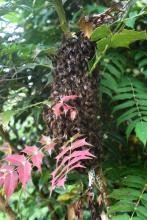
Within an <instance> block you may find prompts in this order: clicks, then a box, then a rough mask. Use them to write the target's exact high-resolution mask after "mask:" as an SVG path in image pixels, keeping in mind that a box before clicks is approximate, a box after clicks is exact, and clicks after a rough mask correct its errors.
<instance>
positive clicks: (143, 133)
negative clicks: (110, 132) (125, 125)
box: [135, 122, 147, 146]
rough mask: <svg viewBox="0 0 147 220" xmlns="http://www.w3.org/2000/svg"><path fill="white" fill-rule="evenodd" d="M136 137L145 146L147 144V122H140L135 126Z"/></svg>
mask: <svg viewBox="0 0 147 220" xmlns="http://www.w3.org/2000/svg"><path fill="white" fill-rule="evenodd" d="M135 132H136V136H137V137H138V138H139V140H140V141H141V142H142V143H143V144H144V146H145V145H146V143H147V122H138V123H137V124H136V126H135Z"/></svg>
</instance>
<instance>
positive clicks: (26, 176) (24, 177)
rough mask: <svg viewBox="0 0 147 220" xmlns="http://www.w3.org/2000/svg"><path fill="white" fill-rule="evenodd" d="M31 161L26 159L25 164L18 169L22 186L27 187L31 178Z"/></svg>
mask: <svg viewBox="0 0 147 220" xmlns="http://www.w3.org/2000/svg"><path fill="white" fill-rule="evenodd" d="M31 170H32V167H31V163H30V162H29V161H26V162H25V163H23V165H20V166H18V168H17V171H18V174H19V180H20V182H21V183H22V187H23V188H25V186H26V183H27V182H28V181H29V180H30V178H31Z"/></svg>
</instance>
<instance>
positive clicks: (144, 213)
mask: <svg viewBox="0 0 147 220" xmlns="http://www.w3.org/2000/svg"><path fill="white" fill-rule="evenodd" d="M136 213H137V215H138V216H139V217H141V218H142V219H147V209H146V208H145V207H143V206H138V207H137V209H136Z"/></svg>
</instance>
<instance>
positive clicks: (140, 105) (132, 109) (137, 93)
mask: <svg viewBox="0 0 147 220" xmlns="http://www.w3.org/2000/svg"><path fill="white" fill-rule="evenodd" d="M112 101H113V102H115V103H116V104H115V106H114V107H113V113H115V112H119V114H120V116H119V117H118V118H117V125H118V126H119V125H120V124H122V123H124V122H127V123H128V127H127V130H126V134H127V138H128V137H129V135H130V134H131V132H132V130H133V129H135V131H136V135H137V136H138V138H139V139H140V140H141V141H142V142H143V143H144V144H146V141H147V134H146V128H147V88H146V86H145V84H143V83H142V82H141V81H139V80H137V79H135V78H123V80H122V82H121V83H120V84H119V88H118V89H117V92H116V95H115V96H114V97H113V98H112ZM141 125H142V128H141ZM144 126H145V127H144ZM138 127H139V129H137V128H138ZM143 130H144V131H145V133H144V136H143V134H141V133H142V132H143Z"/></svg>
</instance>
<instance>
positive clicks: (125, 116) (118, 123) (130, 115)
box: [117, 109, 139, 126]
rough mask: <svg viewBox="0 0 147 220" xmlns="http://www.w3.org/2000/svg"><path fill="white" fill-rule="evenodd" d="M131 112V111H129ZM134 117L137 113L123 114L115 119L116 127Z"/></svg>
mask: <svg viewBox="0 0 147 220" xmlns="http://www.w3.org/2000/svg"><path fill="white" fill-rule="evenodd" d="M131 110H132V109H131ZM135 116H138V112H132V113H130V114H125V113H124V114H123V115H121V116H120V117H119V118H118V119H117V126H119V125H120V124H121V123H123V122H125V121H127V120H130V119H132V118H134V117H135ZM138 117H139V116H138Z"/></svg>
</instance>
